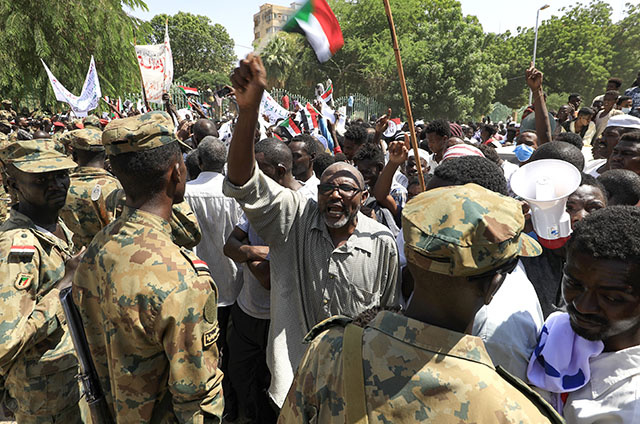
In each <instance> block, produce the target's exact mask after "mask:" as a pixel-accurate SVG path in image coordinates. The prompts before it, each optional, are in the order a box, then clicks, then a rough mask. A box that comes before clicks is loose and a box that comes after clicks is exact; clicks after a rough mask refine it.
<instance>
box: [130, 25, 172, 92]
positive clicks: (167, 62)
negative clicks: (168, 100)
mask: <svg viewBox="0 0 640 424" xmlns="http://www.w3.org/2000/svg"><path fill="white" fill-rule="evenodd" d="M135 48H136V55H137V56H138V66H140V73H141V75H142V81H143V85H144V90H145V93H146V94H147V100H148V101H149V102H151V103H162V94H163V93H168V92H169V89H170V88H171V84H172V83H173V55H172V53H171V43H170V42H169V28H168V27H167V26H165V27H164V43H162V44H148V45H142V46H135Z"/></svg>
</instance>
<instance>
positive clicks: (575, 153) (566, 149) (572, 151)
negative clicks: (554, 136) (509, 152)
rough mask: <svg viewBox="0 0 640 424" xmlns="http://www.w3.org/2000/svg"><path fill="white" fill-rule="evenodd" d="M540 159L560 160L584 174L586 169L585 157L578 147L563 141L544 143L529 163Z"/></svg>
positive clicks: (535, 151)
mask: <svg viewBox="0 0 640 424" xmlns="http://www.w3.org/2000/svg"><path fill="white" fill-rule="evenodd" d="M540 159H559V160H563V161H565V162H569V163H570V164H571V165H573V166H575V167H576V168H578V171H580V172H582V170H583V169H584V155H583V154H582V151H581V150H580V149H578V148H577V147H576V146H574V145H572V144H569V143H565V142H562V141H551V142H549V143H544V144H543V145H542V146H540V147H538V148H537V149H536V150H534V151H533V154H531V159H529V162H533V161H536V160H540Z"/></svg>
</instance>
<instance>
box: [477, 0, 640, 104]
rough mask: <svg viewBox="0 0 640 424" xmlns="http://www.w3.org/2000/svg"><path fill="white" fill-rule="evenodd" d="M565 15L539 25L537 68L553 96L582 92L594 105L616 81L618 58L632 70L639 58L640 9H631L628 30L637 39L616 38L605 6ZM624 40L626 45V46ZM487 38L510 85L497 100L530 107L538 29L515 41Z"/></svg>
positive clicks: (579, 8)
mask: <svg viewBox="0 0 640 424" xmlns="http://www.w3.org/2000/svg"><path fill="white" fill-rule="evenodd" d="M561 11H562V13H563V14H562V15H561V16H552V17H551V18H549V19H547V20H544V21H543V22H542V23H541V24H540V26H539V31H538V51H537V55H536V67H537V68H539V69H540V70H541V71H542V72H544V86H545V90H546V91H547V92H548V93H572V92H577V93H580V94H582V96H583V97H584V99H585V101H586V102H591V99H592V98H593V97H595V96H596V95H598V94H602V92H603V90H604V87H605V85H606V81H607V79H608V78H609V77H610V76H615V75H613V74H614V73H615V69H614V67H612V63H613V59H614V57H618V58H619V63H621V65H620V67H625V66H626V67H628V66H629V64H630V63H631V62H630V61H632V60H633V59H634V57H635V58H637V57H638V52H637V46H638V44H637V43H638V38H637V36H638V35H637V34H638V21H639V18H638V8H637V7H630V8H629V9H628V11H631V12H633V14H634V15H633V16H634V17H633V18H631V17H629V18H628V19H629V22H628V23H629V25H628V27H629V28H630V30H629V31H630V32H634V31H635V34H636V35H635V37H636V38H634V36H633V35H632V34H629V33H625V34H624V36H623V35H622V33H620V39H616V37H615V36H614V35H615V34H617V33H618V32H617V31H618V30H617V26H616V25H615V24H613V23H612V22H611V13H612V10H611V7H610V6H609V5H608V4H607V3H605V2H604V1H592V2H591V3H589V4H588V5H584V4H581V3H578V4H576V5H575V6H573V7H570V8H563V9H562V10H561ZM631 12H630V13H631ZM630 16H631V15H630ZM632 24H634V25H632ZM622 38H624V39H625V42H626V43H628V45H627V46H625V45H624V43H621V41H622ZM487 39H488V42H487V49H488V51H489V53H490V54H491V56H492V58H493V61H494V62H496V63H502V64H505V65H506V68H505V70H504V74H503V76H504V77H505V79H506V81H507V84H506V85H505V86H504V87H503V88H502V89H500V90H498V92H497V94H496V100H497V101H500V102H502V103H504V104H506V105H507V106H510V107H513V108H517V107H519V106H522V105H524V104H526V102H527V100H528V90H527V88H526V87H527V86H526V83H525V80H524V72H525V70H526V68H527V67H528V65H529V63H530V62H531V59H532V53H533V43H534V30H533V28H518V32H517V33H516V34H515V35H513V36H512V35H511V34H510V33H508V32H507V33H505V34H502V35H494V34H491V35H488V36H487ZM634 42H635V44H633V43H634ZM627 58H629V60H630V61H629V62H627V61H626V59H627ZM636 63H637V62H636Z"/></svg>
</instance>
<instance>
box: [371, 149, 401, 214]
mask: <svg viewBox="0 0 640 424" xmlns="http://www.w3.org/2000/svg"><path fill="white" fill-rule="evenodd" d="M408 155H409V150H408V149H407V146H406V145H405V143H404V142H402V141H393V142H391V144H389V162H387V164H386V165H385V166H384V168H383V169H382V172H381V173H380V176H379V177H378V181H376V185H375V187H374V188H373V195H374V197H375V198H376V200H377V201H378V204H379V205H380V206H382V207H385V208H387V209H389V211H390V212H391V213H392V214H393V216H396V215H397V214H398V205H397V203H396V201H395V200H394V198H393V197H392V196H391V195H390V194H389V192H390V191H391V184H392V183H393V176H394V175H395V173H396V171H397V170H398V167H399V166H400V165H402V163H404V162H405V161H406V160H407V158H408Z"/></svg>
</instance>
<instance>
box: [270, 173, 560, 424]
mask: <svg viewBox="0 0 640 424" xmlns="http://www.w3.org/2000/svg"><path fill="white" fill-rule="evenodd" d="M402 215H403V216H402V229H403V232H404V238H405V252H406V257H407V261H408V263H409V267H410V270H411V273H412V275H413V277H414V280H415V291H414V294H413V298H412V301H411V303H410V304H409V307H408V309H407V311H406V312H405V314H404V315H401V314H398V313H393V312H390V311H382V312H379V313H377V315H376V314H372V315H374V317H373V319H372V320H371V321H370V322H368V323H366V320H365V319H364V317H361V318H360V319H359V320H361V321H362V322H361V323H360V324H359V325H356V324H353V323H349V321H350V320H349V319H347V318H344V317H336V318H330V319H329V320H327V321H325V322H323V323H320V324H319V325H318V326H316V328H315V329H314V330H312V331H311V333H310V334H309V335H308V336H307V340H308V341H310V342H311V345H310V347H309V349H308V350H307V352H306V353H305V356H304V359H303V360H302V363H301V364H300V367H299V368H298V372H297V375H296V378H295V381H294V383H293V386H292V387H291V390H290V391H289V394H288V396H287V399H286V401H285V404H284V406H283V408H282V411H281V415H280V418H279V423H281V424H282V423H310V422H313V423H344V422H348V423H355V422H356V421H357V422H359V423H367V422H371V423H394V424H398V423H414V422H428V423H438V424H440V423H452V424H453V423H456V424H458V423H549V422H562V419H561V418H560V417H559V416H558V415H557V414H556V413H555V411H554V410H553V408H552V407H551V406H550V405H549V404H547V403H546V402H544V401H543V400H542V398H540V397H539V396H538V395H537V394H535V393H534V392H533V391H532V390H530V389H529V388H528V387H527V386H526V385H525V384H524V383H522V382H521V381H519V380H517V379H516V378H515V377H512V376H510V375H508V374H507V373H506V372H505V371H503V370H501V369H500V368H499V367H498V368H497V369H496V368H494V365H493V364H492V362H491V359H490V358H489V355H488V353H487V351H486V349H485V347H484V343H483V342H482V340H481V339H480V338H478V337H474V336H470V335H469V334H470V333H471V328H472V326H473V317H474V316H475V314H476V312H477V311H478V310H479V309H480V308H481V307H482V305H483V304H485V303H489V302H490V301H491V298H492V297H493V294H494V293H495V292H496V291H497V290H498V288H499V287H500V285H501V284H502V281H503V280H504V277H505V275H506V273H508V272H510V270H513V268H515V264H516V263H517V258H518V257H519V256H537V255H539V254H540V252H541V248H540V246H539V245H538V243H537V242H536V241H534V240H533V239H531V238H529V237H528V236H527V235H526V234H524V233H522V230H523V228H524V217H523V215H522V212H521V206H520V203H519V202H518V201H516V200H514V199H511V198H509V197H506V196H502V195H500V194H497V193H495V192H492V191H489V190H486V189H484V188H482V187H480V186H478V185H475V184H467V185H464V186H454V187H443V188H438V189H434V190H430V191H427V192H426V193H422V194H420V195H418V196H416V197H415V198H414V199H413V200H412V201H411V202H409V203H408V204H407V206H406V207H405V209H404V211H403V214H402ZM356 321H358V320H356ZM362 327H364V328H362ZM358 420H360V421H358Z"/></svg>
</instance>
